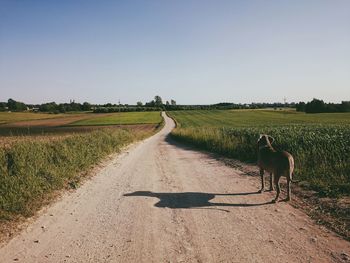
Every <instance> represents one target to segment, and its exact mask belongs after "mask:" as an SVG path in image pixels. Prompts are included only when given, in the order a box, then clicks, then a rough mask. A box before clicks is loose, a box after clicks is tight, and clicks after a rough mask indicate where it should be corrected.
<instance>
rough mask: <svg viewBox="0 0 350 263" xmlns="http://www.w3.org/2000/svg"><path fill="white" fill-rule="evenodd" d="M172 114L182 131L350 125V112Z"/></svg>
mask: <svg viewBox="0 0 350 263" xmlns="http://www.w3.org/2000/svg"><path fill="white" fill-rule="evenodd" d="M171 115H172V116H174V117H175V118H176V120H178V121H179V123H180V125H181V127H184V128H185V127H203V126H206V127H233V128H236V127H257V126H259V127H264V126H266V127H267V126H268V127H271V126H290V125H311V124H313V125H321V124H350V113H320V114H306V113H301V112H296V111H293V110H290V111H274V110H212V111H205V110H202V111H199V110H198V111H175V112H171Z"/></svg>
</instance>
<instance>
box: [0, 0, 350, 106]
mask: <svg viewBox="0 0 350 263" xmlns="http://www.w3.org/2000/svg"><path fill="white" fill-rule="evenodd" d="M154 95H160V96H162V97H163V99H164V100H167V99H169V100H170V99H175V100H176V101H177V102H178V103H181V104H209V103H216V102H223V101H229V102H237V103H245V102H247V103H249V102H278V101H282V100H283V97H286V98H287V100H288V101H296V102H298V101H300V100H304V101H306V100H311V99H312V98H313V97H317V98H320V99H324V100H325V101H327V102H328V101H333V102H340V101H341V100H350V1H347V0H338V1H331V0H328V1H322V0H315V1H311V0H307V1H306V0H299V1H298V0H290V1H284V0H278V1H277V0H276V1H260V0H259V1H245V0H242V1H234V0H228V1H224V0H219V1H213V0H208V1H206V0H169V1H168V0H166V1H164V0H156V1H153V0H144V1H133V0H125V1H117V0H116V1H107V0H105V1H97V0H96V1H89V0H81V1H77V0H67V1H64V0H60V1H53V0H52V1H51V0H45V1H39V0H35V1H34V0H32V1H30V0H26V1H20V0H0V101H4V100H7V99H8V98H10V97H11V98H14V99H17V100H20V101H24V102H27V103H41V102H48V101H56V102H66V101H69V100H70V99H75V100H76V101H79V102H83V101H89V102H92V103H106V102H114V103H115V102H117V101H118V100H119V99H120V101H121V102H122V103H129V104H132V103H136V102H137V101H139V100H140V101H143V102H145V101H149V100H151V99H152V98H153V97H154Z"/></svg>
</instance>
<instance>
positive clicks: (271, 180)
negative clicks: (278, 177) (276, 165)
mask: <svg viewBox="0 0 350 263" xmlns="http://www.w3.org/2000/svg"><path fill="white" fill-rule="evenodd" d="M273 190H274V188H273V173H270V191H273Z"/></svg>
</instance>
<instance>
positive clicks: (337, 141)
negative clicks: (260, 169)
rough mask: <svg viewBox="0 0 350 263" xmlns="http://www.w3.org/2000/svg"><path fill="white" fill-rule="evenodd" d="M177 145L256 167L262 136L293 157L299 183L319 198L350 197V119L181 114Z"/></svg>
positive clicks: (177, 114) (340, 115)
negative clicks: (258, 147)
mask: <svg viewBox="0 0 350 263" xmlns="http://www.w3.org/2000/svg"><path fill="white" fill-rule="evenodd" d="M169 115H171V116H172V117H173V118H175V120H176V121H177V123H178V128H177V129H175V130H174V131H173V132H172V136H173V137H174V138H175V139H178V140H181V141H184V142H187V143H190V144H193V145H196V146H197V147H200V148H203V149H206V150H209V151H213V152H217V153H220V154H223V155H225V156H228V157H233V158H236V159H239V160H242V161H248V162H255V161H256V142H257V139H258V137H259V134H261V133H266V134H269V135H271V136H273V137H274V138H275V140H276V141H275V143H274V146H275V147H276V148H278V149H284V150H287V151H289V152H290V153H292V154H293V156H294V157H295V162H296V170H295V178H296V180H302V181H305V184H306V185H308V186H309V187H310V188H311V189H313V190H316V191H318V193H319V194H320V195H321V196H344V195H345V196H346V195H350V147H349V145H350V113H330V114H324V113H323V114H305V113H298V112H295V111H273V110H271V111H263V110H243V111H240V110H232V111H178V112H170V113H169Z"/></svg>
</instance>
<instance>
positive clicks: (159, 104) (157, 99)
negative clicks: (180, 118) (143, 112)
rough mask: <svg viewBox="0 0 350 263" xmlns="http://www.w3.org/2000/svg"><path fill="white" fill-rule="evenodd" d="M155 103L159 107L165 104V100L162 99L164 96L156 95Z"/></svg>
mask: <svg viewBox="0 0 350 263" xmlns="http://www.w3.org/2000/svg"><path fill="white" fill-rule="evenodd" d="M154 103H155V106H157V107H161V106H163V101H162V98H161V97H160V96H155V97H154Z"/></svg>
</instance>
